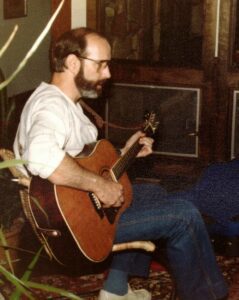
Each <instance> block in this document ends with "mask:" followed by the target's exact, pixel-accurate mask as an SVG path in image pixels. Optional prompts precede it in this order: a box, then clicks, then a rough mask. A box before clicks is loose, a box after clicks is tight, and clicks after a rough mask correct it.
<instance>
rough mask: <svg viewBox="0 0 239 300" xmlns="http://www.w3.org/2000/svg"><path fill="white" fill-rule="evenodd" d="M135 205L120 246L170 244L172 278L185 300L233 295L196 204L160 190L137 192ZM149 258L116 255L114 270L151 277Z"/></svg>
mask: <svg viewBox="0 0 239 300" xmlns="http://www.w3.org/2000/svg"><path fill="white" fill-rule="evenodd" d="M133 193H134V197H133V202H132V205H131V206H130V207H129V208H128V209H127V210H126V211H125V212H124V213H123V214H122V215H121V217H120V220H119V223H118V227H117V234H116V239H115V242H126V241H132V240H158V239H162V238H163V239H165V240H166V243H167V246H166V247H167V255H168V259H169V267H170V270H171V275H172V277H173V279H174V281H175V285H176V289H177V293H178V296H179V298H180V299H181V300H192V299H194V300H202V299H203V300H215V299H220V298H222V297H224V296H226V294H227V292H228V290H227V286H226V283H225V281H224V278H223V276H222V274H221V272H220V270H219V268H218V266H217V263H216V260H215V255H214V252H213V249H212V246H211V242H210V239H209V237H208V233H207V230H206V227H205V225H204V222H203V220H202V218H201V216H200V213H199V212H198V210H197V209H196V208H195V207H194V206H193V204H192V203H190V202H187V201H184V200H178V201H177V200H171V199H167V196H166V192H165V190H164V189H162V188H161V187H160V186H158V185H154V184H137V185H134V186H133ZM150 259H151V257H150V255H149V254H147V253H146V252H145V253H144V252H140V251H133V252H130V251H129V252H119V253H115V254H114V256H113V260H112V265H111V268H113V269H117V270H121V271H124V272H127V273H128V274H129V275H132V276H147V275H148V271H149V266H150Z"/></svg>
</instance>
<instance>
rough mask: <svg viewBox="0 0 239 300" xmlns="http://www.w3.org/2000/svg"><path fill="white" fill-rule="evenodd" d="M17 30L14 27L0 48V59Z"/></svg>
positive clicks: (16, 27) (16, 26)
mask: <svg viewBox="0 0 239 300" xmlns="http://www.w3.org/2000/svg"><path fill="white" fill-rule="evenodd" d="M17 30H18V25H15V26H14V28H13V31H12V33H11V34H10V36H9V38H8V39H7V41H6V43H5V44H4V45H3V46H2V48H1V49H0V58H1V57H2V56H3V54H4V52H5V51H6V50H7V48H8V47H9V45H10V44H11V42H12V41H13V39H14V37H15V35H16V32H17Z"/></svg>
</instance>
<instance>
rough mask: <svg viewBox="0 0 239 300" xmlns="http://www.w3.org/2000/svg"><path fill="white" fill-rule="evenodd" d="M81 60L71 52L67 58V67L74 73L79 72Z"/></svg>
mask: <svg viewBox="0 0 239 300" xmlns="http://www.w3.org/2000/svg"><path fill="white" fill-rule="evenodd" d="M80 66H81V62H80V60H79V59H78V57H77V56H76V55H74V54H69V55H68V56H67V58H66V60H65V67H66V69H68V70H69V71H70V72H72V73H73V74H74V75H76V74H78V72H79V70H80Z"/></svg>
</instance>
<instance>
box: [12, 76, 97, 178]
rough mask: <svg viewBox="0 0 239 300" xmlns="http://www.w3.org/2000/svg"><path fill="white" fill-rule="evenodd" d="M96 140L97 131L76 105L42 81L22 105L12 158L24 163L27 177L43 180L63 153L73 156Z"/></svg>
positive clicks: (53, 168) (52, 86)
mask: <svg viewBox="0 0 239 300" xmlns="http://www.w3.org/2000/svg"><path fill="white" fill-rule="evenodd" d="M96 139H97V129H96V127H95V126H94V125H93V124H92V123H91V121H90V120H89V119H88V118H87V117H86V115H84V113H83V110H82V108H81V106H80V104H79V103H74V102H73V101H72V100H71V99H70V98H68V97H67V96H66V95H65V94H64V93H63V92H62V91H61V90H60V89H58V88H57V87H56V86H55V85H52V84H47V83H45V82H42V83H41V84H40V86H39V87H38V88H37V89H36V90H35V91H34V92H33V94H32V95H31V97H30V98H29V100H28V101H27V103H26V105H25V106H24V109H23V112H22V115H21V119H20V123H19V126H18V130H17V134H16V137H15V141H14V145H13V149H14V153H15V156H16V158H21V159H23V160H25V161H27V165H26V166H27V169H28V171H29V172H30V173H31V174H33V175H39V176H40V177H42V178H47V177H49V176H50V175H51V174H52V173H53V172H54V170H55V169H56V168H57V167H58V166H59V164H60V163H61V161H62V160H63V158H64V156H65V153H66V152H67V153H68V154H69V155H71V156H76V155H77V154H79V153H80V152H81V151H82V150H83V148H84V146H85V145H86V144H89V143H92V142H94V141H96ZM21 171H23V172H24V170H23V168H22V169H21ZM24 173H25V174H26V172H24Z"/></svg>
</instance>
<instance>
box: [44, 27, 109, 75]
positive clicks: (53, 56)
mask: <svg viewBox="0 0 239 300" xmlns="http://www.w3.org/2000/svg"><path fill="white" fill-rule="evenodd" d="M90 34H94V35H97V36H99V37H101V38H103V39H105V37H104V36H103V35H101V34H100V33H98V32H97V31H95V30H93V29H90V28H87V27H80V28H76V29H72V30H70V31H67V32H65V33H63V34H62V35H61V36H60V37H59V38H58V39H57V40H56V42H55V43H53V45H52V47H51V49H50V67H51V71H52V72H63V71H64V67H65V60H66V58H67V56H68V55H69V54H75V55H77V56H81V55H82V56H86V55H87V53H86V48H87V36H88V35H90Z"/></svg>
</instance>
